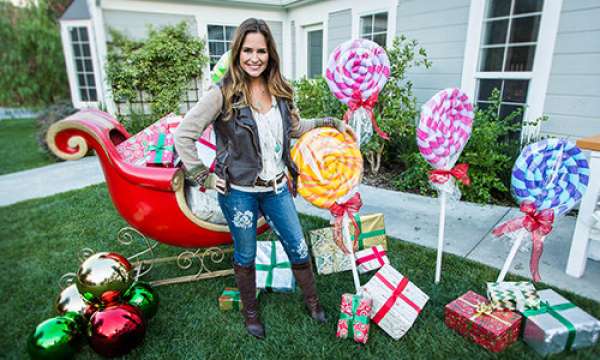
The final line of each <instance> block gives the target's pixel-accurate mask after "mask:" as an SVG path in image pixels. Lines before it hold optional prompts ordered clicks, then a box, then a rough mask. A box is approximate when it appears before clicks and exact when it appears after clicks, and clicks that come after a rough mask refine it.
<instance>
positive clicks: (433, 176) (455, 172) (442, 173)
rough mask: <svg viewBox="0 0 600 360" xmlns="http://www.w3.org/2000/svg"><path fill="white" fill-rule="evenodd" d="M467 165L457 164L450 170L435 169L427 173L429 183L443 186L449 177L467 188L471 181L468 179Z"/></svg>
mask: <svg viewBox="0 0 600 360" xmlns="http://www.w3.org/2000/svg"><path fill="white" fill-rule="evenodd" d="M468 171H469V164H465V163H462V164H457V165H456V166H454V167H453V168H452V169H450V170H442V169H435V170H431V171H429V181H431V182H432V183H434V184H445V183H446V182H447V181H448V180H450V176H454V177H455V178H456V180H457V181H460V182H461V183H463V184H465V185H467V186H469V185H471V179H470V178H469V174H468Z"/></svg>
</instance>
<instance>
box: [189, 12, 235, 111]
mask: <svg viewBox="0 0 600 360" xmlns="http://www.w3.org/2000/svg"><path fill="white" fill-rule="evenodd" d="M196 21H198V20H197V17H196ZM210 25H215V26H232V27H234V28H236V29H237V28H238V26H239V25H240V24H232V23H226V22H222V21H221V22H219V21H214V22H212V21H211V22H206V23H204V26H203V27H202V31H203V34H202V35H200V34H198V36H199V37H200V38H201V39H202V40H203V41H204V46H205V47H206V57H207V58H208V61H207V62H206V67H205V70H204V72H203V74H204V76H202V80H201V81H200V83H201V84H202V86H200V87H201V88H202V89H198V91H199V93H198V99H200V96H201V95H202V92H204V89H208V88H209V87H210V86H211V85H212V76H211V71H212V69H211V67H210V45H209V44H208V27H209V26H210ZM223 31H225V32H224V33H223V38H225V37H227V33H226V31H227V30H225V28H223ZM216 41H219V40H216ZM222 42H223V43H226V42H227V41H226V40H223V41H222ZM231 42H233V39H232V41H231ZM225 52H227V49H225Z"/></svg>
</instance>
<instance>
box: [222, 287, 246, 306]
mask: <svg viewBox="0 0 600 360" xmlns="http://www.w3.org/2000/svg"><path fill="white" fill-rule="evenodd" d="M242 308H243V305H242V300H241V299H240V291H239V290H238V289H237V288H225V290H223V293H222V294H221V296H219V309H220V310H221V311H229V310H234V309H235V310H242Z"/></svg>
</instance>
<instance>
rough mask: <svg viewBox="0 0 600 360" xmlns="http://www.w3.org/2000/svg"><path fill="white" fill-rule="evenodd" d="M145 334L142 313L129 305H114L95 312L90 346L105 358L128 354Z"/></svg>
mask: <svg viewBox="0 0 600 360" xmlns="http://www.w3.org/2000/svg"><path fill="white" fill-rule="evenodd" d="M145 334H146V324H145V321H144V318H143V315H142V312H141V311H140V310H138V309H137V308H136V307H134V306H131V305H128V304H117V305H112V306H108V307H106V308H105V309H102V310H99V311H97V312H95V313H94V315H92V317H91V319H90V322H89V325H88V329H87V336H88V339H89V343H90V346H91V347H92V349H94V351H96V352H97V353H98V354H100V355H102V356H105V357H115V356H122V355H125V354H127V353H128V352H130V351H131V350H132V349H134V348H135V347H136V346H138V345H139V344H140V343H141V342H142V340H143V339H144V335H145Z"/></svg>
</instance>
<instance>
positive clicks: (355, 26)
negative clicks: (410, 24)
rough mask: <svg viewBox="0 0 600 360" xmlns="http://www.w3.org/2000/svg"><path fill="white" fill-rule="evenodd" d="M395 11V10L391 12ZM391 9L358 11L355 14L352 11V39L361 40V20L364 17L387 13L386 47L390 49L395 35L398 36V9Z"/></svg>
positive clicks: (393, 7)
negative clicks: (392, 25)
mask: <svg viewBox="0 0 600 360" xmlns="http://www.w3.org/2000/svg"><path fill="white" fill-rule="evenodd" d="M391 9H393V10H391ZM391 9H390V8H388V7H381V8H377V9H369V10H365V11H358V12H355V11H354V10H352V39H358V38H360V18H361V17H363V16H369V15H371V16H372V15H376V14H381V13H386V14H387V24H386V29H385V32H386V34H385V46H386V47H388V46H390V45H391V44H392V41H393V39H394V34H396V25H395V23H396V7H395V6H392V7H391ZM392 11H393V13H394V14H393V21H394V23H393V24H394V28H393V29H392V27H391V26H390V24H391V23H392ZM390 30H394V31H390Z"/></svg>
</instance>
